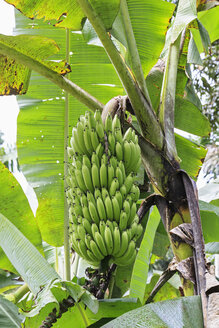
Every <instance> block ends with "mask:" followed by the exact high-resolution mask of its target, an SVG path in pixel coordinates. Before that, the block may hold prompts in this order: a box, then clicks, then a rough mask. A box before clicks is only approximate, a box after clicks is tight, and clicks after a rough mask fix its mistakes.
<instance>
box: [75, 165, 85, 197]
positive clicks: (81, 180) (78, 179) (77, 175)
mask: <svg viewBox="0 0 219 328" xmlns="http://www.w3.org/2000/svg"><path fill="white" fill-rule="evenodd" d="M75 178H76V182H77V185H78V187H79V188H80V189H81V190H82V191H84V192H85V191H86V189H87V188H86V185H85V181H84V177H83V174H82V172H81V170H78V169H76V170H75Z"/></svg>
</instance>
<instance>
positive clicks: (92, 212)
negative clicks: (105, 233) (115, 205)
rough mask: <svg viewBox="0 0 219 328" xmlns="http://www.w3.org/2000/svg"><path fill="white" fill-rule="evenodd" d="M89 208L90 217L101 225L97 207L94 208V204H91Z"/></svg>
mask: <svg viewBox="0 0 219 328" xmlns="http://www.w3.org/2000/svg"><path fill="white" fill-rule="evenodd" d="M88 208H89V212H90V216H91V218H92V220H93V222H94V223H96V224H99V222H100V219H99V215H98V213H97V209H96V207H95V206H94V204H93V203H92V202H90V203H89V204H88Z"/></svg>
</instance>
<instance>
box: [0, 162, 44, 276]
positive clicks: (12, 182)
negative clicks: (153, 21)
mask: <svg viewBox="0 0 219 328" xmlns="http://www.w3.org/2000/svg"><path fill="white" fill-rule="evenodd" d="M0 195H1V197H0V211H1V213H2V214H3V215H4V216H6V217H7V218H9V220H10V221H11V222H12V223H13V225H14V226H16V227H17V228H18V229H19V230H20V231H21V232H22V233H23V234H24V236H25V237H26V238H27V239H29V240H30V241H31V243H32V244H33V245H35V246H36V247H37V248H38V250H39V251H40V252H41V253H43V248H42V240H41V235H40V232H39V228H38V226H37V223H36V219H35V218H34V215H33V212H32V210H31V208H30V205H29V203H28V200H27V198H26V196H25V194H24V191H23V189H22V188H21V186H20V184H19V183H18V182H17V180H16V179H15V177H14V176H13V174H12V173H11V172H10V171H9V170H8V169H7V168H6V167H5V166H4V164H2V163H1V162H0ZM12 205H13V206H12ZM0 268H2V269H5V270H9V271H12V272H14V271H15V269H14V267H13V265H12V264H11V263H10V261H9V260H8V258H7V257H6V256H5V254H4V252H3V251H2V249H1V250H0Z"/></svg>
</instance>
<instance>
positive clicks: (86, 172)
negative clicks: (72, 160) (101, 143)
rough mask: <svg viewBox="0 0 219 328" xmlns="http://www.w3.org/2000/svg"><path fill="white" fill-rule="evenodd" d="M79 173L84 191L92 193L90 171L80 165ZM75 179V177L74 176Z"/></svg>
mask: <svg viewBox="0 0 219 328" xmlns="http://www.w3.org/2000/svg"><path fill="white" fill-rule="evenodd" d="M81 173H82V176H83V179H84V183H85V186H86V189H87V190H89V191H90V192H93V191H94V187H93V183H92V178H91V171H90V169H89V168H88V167H87V166H86V165H82V169H81ZM76 179H77V176H76Z"/></svg>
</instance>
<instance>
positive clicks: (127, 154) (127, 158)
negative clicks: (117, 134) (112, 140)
mask: <svg viewBox="0 0 219 328" xmlns="http://www.w3.org/2000/svg"><path fill="white" fill-rule="evenodd" d="M131 154H132V150H131V146H130V142H128V141H127V140H125V141H124V143H123V155H124V165H125V168H126V169H127V168H128V167H129V166H130V163H131V161H132V158H131Z"/></svg>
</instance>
